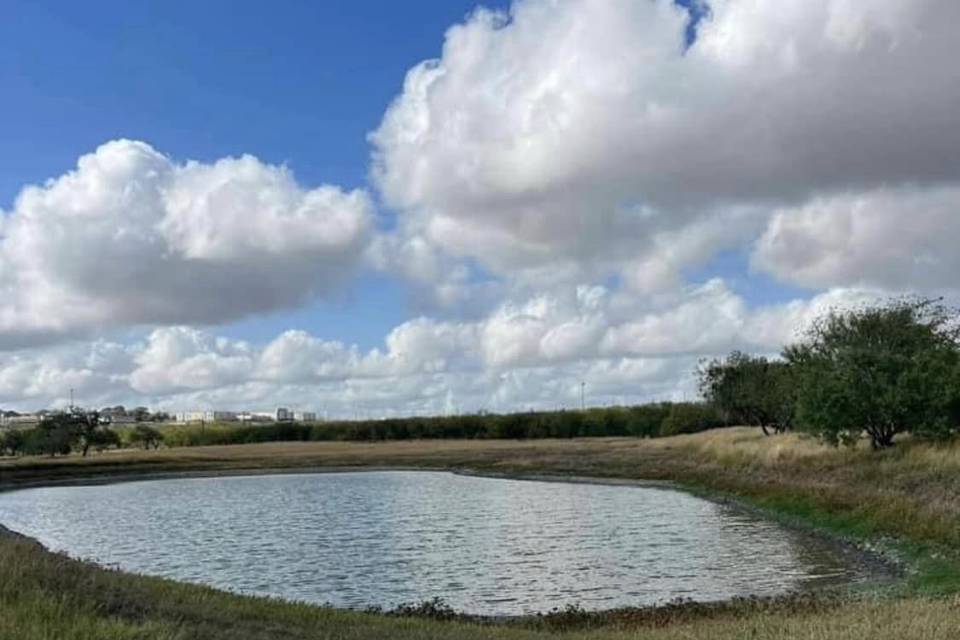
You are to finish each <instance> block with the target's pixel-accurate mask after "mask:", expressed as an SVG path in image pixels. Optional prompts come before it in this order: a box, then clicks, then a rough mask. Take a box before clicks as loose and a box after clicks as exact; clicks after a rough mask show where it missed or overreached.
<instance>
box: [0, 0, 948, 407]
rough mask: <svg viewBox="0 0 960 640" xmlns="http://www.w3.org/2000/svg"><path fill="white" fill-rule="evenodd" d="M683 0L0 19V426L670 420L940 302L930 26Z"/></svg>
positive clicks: (936, 91) (843, 7)
mask: <svg viewBox="0 0 960 640" xmlns="http://www.w3.org/2000/svg"><path fill="white" fill-rule="evenodd" d="M714 5H715V6H713V7H710V6H709V3H708V2H703V1H702V0H682V1H681V0H677V2H675V3H674V2H671V0H649V1H644V2H637V1H634V0H610V2H606V3H582V2H572V1H563V0H517V1H516V2H514V3H512V4H511V2H509V1H508V0H502V1H500V2H486V3H484V6H485V7H486V8H488V9H491V10H499V11H505V12H509V18H508V19H504V18H503V17H501V18H492V17H491V15H492V14H490V13H489V12H487V11H485V10H478V7H477V5H476V4H475V3H473V2H466V1H465V2H459V1H452V0H444V1H442V2H441V1H439V0H427V1H420V2H414V3H383V2H373V1H371V0H352V1H350V2H347V1H339V0H336V1H330V2H323V3H315V2H295V1H284V2H274V3H260V2H226V1H220V0H211V1H209V2H201V3H196V2H183V1H179V0H176V1H169V2H162V3H130V2H114V1H100V2H94V3H61V2H22V1H20V0H7V1H6V2H4V3H3V16H4V17H3V20H0V91H2V97H3V99H2V100H0V209H2V210H3V211H4V214H5V215H4V217H3V220H2V223H3V226H2V227H0V292H3V293H4V295H5V296H6V299H7V300H8V304H7V305H6V307H5V308H4V309H3V310H2V311H0V407H2V406H6V405H9V406H27V407H29V406H33V405H43V404H57V403H58V402H60V401H62V400H63V398H64V394H65V389H68V388H69V387H70V386H75V387H77V388H79V389H81V390H82V391H83V392H84V393H85V394H86V395H87V397H90V398H91V402H95V401H96V402H99V401H103V402H109V401H117V400H122V401H129V402H147V403H152V404H156V405H158V406H160V405H162V406H176V407H181V408H189V407H193V406H195V405H196V406H199V405H204V406H213V405H217V406H221V405H231V406H236V405H239V404H243V403H246V405H252V404H271V403H276V402H290V403H293V402H296V403H298V405H299V406H306V405H308V404H312V405H313V406H315V407H316V406H320V405H323V406H329V407H331V409H330V410H331V411H334V412H335V411H337V410H338V409H336V407H337V406H338V405H337V402H338V398H341V397H350V398H351V400H350V410H351V411H352V410H354V409H355V408H356V407H357V406H358V405H361V406H365V407H366V410H367V411H369V412H371V413H372V414H376V413H378V412H379V413H384V414H385V413H390V412H393V413H403V412H415V411H442V410H445V407H449V406H458V407H473V408H484V407H487V408H488V407H491V406H496V407H501V408H506V407H511V406H522V407H527V406H557V404H558V403H559V404H563V403H564V402H566V401H570V402H574V403H575V401H576V399H577V395H578V391H577V388H578V382H579V380H580V379H581V378H584V377H588V378H589V379H591V380H593V381H594V382H593V385H592V386H593V387H594V395H593V399H594V400H595V401H596V402H599V403H608V402H614V401H617V402H619V401H640V400H643V399H662V398H671V397H687V396H689V395H691V394H692V389H693V386H692V379H691V376H690V371H691V368H692V367H693V366H694V365H695V362H696V360H697V359H698V358H700V357H705V356H712V355H717V354H720V353H724V352H725V351H728V350H730V349H734V348H738V349H749V350H754V351H762V352H765V353H772V352H776V351H777V349H779V347H780V346H781V345H782V343H783V342H784V341H785V340H787V339H789V336H792V335H795V333H796V331H797V330H798V328H802V326H803V323H804V322H808V321H809V320H810V318H812V317H813V316H815V315H816V313H817V312H818V311H822V310H823V309H825V308H828V307H830V306H836V305H839V304H846V303H850V302H857V301H862V300H864V299H872V298H871V297H873V298H875V297H877V296H884V295H889V294H896V293H899V292H904V291H912V292H933V293H937V294H944V295H952V293H953V290H954V288H955V285H954V284H952V282H953V279H954V278H953V274H955V273H956V269H957V268H960V258H958V254H957V252H956V250H955V248H954V246H953V244H952V243H951V242H949V241H948V238H950V237H953V235H955V234H952V233H951V232H950V231H951V229H952V226H951V225H953V224H955V221H956V215H955V213H954V212H955V211H956V210H957V209H956V204H957V198H958V195H957V192H956V191H955V189H956V188H957V187H956V185H955V183H956V182H958V181H960V178H958V176H956V175H955V174H956V171H955V170H954V169H953V168H952V167H955V166H960V161H958V160H960V158H956V155H957V153H958V152H957V149H958V148H960V140H957V139H956V138H957V136H958V135H960V134H957V133H956V132H957V131H960V123H958V122H957V118H958V116H957V114H958V113H960V109H956V108H951V105H952V106H956V104H957V103H958V101H960V97H958V95H957V89H956V87H958V86H960V77H958V76H957V72H955V71H953V70H951V69H950V68H945V66H944V65H942V63H941V61H942V60H944V59H952V58H951V56H953V54H954V53H956V51H955V48H956V38H955V37H954V35H955V34H953V33H952V32H950V30H949V29H948V26H947V25H949V24H950V22H951V20H950V16H952V15H953V13H955V12H957V11H958V9H957V8H956V4H955V3H951V2H949V1H948V0H933V1H932V2H931V1H929V0H927V1H926V2H921V1H920V0H903V1H902V2H898V3H877V4H875V5H874V4H869V5H864V6H860V5H857V6H853V5H850V4H849V3H846V2H843V1H841V0H811V1H810V2H809V3H796V4H795V5H790V6H789V7H787V8H785V9H782V10H778V9H776V7H775V6H774V5H773V4H771V5H770V6H753V5H751V4H748V3H747V2H746V0H726V1H725V2H723V3H714ZM502 15H507V14H502ZM446 34H449V35H446ZM920 36H922V37H920ZM890 43H896V46H892V45H891V44H890ZM430 59H436V60H437V62H435V63H434V64H433V65H428V66H418V65H419V63H421V62H422V61H424V60H430ZM408 73H409V74H410V76H409V77H410V83H409V85H408V86H406V87H405V85H404V78H405V76H407V74H408ZM124 140H125V141H124ZM241 156H250V158H248V159H247V160H238V158H240V157H241ZM78 162H80V165H79V168H78ZM70 172H72V173H70ZM291 175H292V176H293V177H295V182H293V181H292V180H290V176H291ZM47 181H50V182H47ZM28 185H38V186H39V188H38V189H32V190H28V191H23V190H24V188H25V187H27V186H28ZM322 185H328V186H326V187H322ZM21 192H23V193H26V194H27V195H28V197H25V198H23V199H22V200H21V201H17V200H16V198H17V195H18V194H19V193H21ZM905 220H909V224H906V223H905V222H904V221H905ZM286 332H293V333H286ZM37 380H40V381H43V382H35V381H37ZM31 381H34V382H31ZM241 397H242V398H248V399H247V400H244V401H243V402H241V401H240V400H238V399H237V398H241ZM341 408H342V407H341Z"/></svg>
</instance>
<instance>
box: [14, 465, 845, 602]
mask: <svg viewBox="0 0 960 640" xmlns="http://www.w3.org/2000/svg"><path fill="white" fill-rule="evenodd" d="M0 522H2V523H3V524H5V525H7V526H8V527H10V528H11V529H14V530H17V531H20V532H22V533H24V534H27V535H30V536H33V537H35V538H37V539H39V540H40V541H41V542H43V543H44V544H46V545H47V546H48V547H51V548H53V549H56V550H60V551H66V552H68V553H69V554H71V555H73V556H75V557H81V558H86V559H93V560H96V561H98V562H101V563H104V564H109V565H118V566H119V567H121V568H123V569H125V570H128V571H134V572H140V573H146V574H154V575H161V576H168V577H172V578H177V579H180V580H187V581H192V582H199V583H204V584H210V585H214V586H218V587H223V588H227V589H231V590H234V591H241V592H246V593H257V594H269V595H275V596H282V597H284V598H288V599H295V600H306V601H311V602H317V603H326V602H329V603H332V604H336V605H339V606H347V607H365V606H370V605H380V606H387V607H389V606H394V605H397V604H400V603H408V602H417V601H421V600H425V599H428V598H432V597H435V596H437V597H442V598H443V599H444V600H446V601H447V602H448V603H449V604H451V605H452V606H453V607H455V608H456V609H458V610H461V611H467V612H471V613H479V614H492V615H512V614H520V613H529V612H534V611H544V610H548V609H550V608H553V607H562V606H565V605H567V604H573V603H576V604H580V605H582V606H584V607H586V608H593V609H605V608H610V607H615V606H625V605H643V604H654V603H660V602H664V601H667V600H670V599H673V598H677V597H683V598H691V599H696V600H717V599H723V598H729V597H732V596H738V595H768V594H779V593H783V592H785V591H793V590H798V589H806V588H811V587H816V586H821V585H823V584H827V583H836V582H843V581H852V580H858V579H861V578H862V577H863V571H862V569H860V568H858V566H857V565H856V564H855V563H854V561H853V560H851V559H850V558H848V557H845V556H844V555H843V554H842V553H841V552H840V551H838V550H837V549H835V548H834V547H833V546H832V545H825V544H824V543H822V542H819V541H816V540H812V539H810V538H809V537H807V536H804V535H801V534H798V533H796V532H793V531H790V530H787V529H784V528H783V527H781V526H779V525H777V524H775V523H772V522H769V521H766V520H763V519H759V518H757V517H756V516H754V515H752V514H748V513H744V512H742V511H739V510H735V509H732V508H730V507H726V506H722V505H718V504H715V503H712V502H708V501H705V500H702V499H699V498H696V497H694V496H691V495H689V494H685V493H682V492H678V491H672V490H665V489H655V488H641V487H628V486H603V485H589V484H568V483H551V482H532V481H518V480H501V479H488V478H476V477H468V476H460V475H454V474H450V473H433V472H403V471H391V472H371V473H331V474H305V475H269V476H251V477H224V478H192V479H177V480H155V481H147V482H130V483H123V484H114V485H105V486H93V487H57V488H44V489H29V490H24V491H17V492H12V493H6V494H0Z"/></svg>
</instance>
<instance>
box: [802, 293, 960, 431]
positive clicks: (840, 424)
mask: <svg viewBox="0 0 960 640" xmlns="http://www.w3.org/2000/svg"><path fill="white" fill-rule="evenodd" d="M958 338H960V325H958V323H957V318H956V316H955V314H954V313H953V312H951V311H950V310H948V309H946V308H944V307H943V306H942V305H940V304H939V302H938V301H933V300H901V301H894V302H891V303H888V304H886V305H881V306H875V307H868V308H863V309H859V310H854V311H848V312H845V313H836V312H831V313H828V314H827V315H825V316H823V317H821V318H819V319H818V320H817V321H816V322H815V323H814V324H813V326H812V328H811V329H810V330H809V332H808V333H807V335H806V338H805V340H803V341H802V342H801V343H799V344H797V345H794V346H791V347H788V348H787V349H786V350H785V351H784V357H785V358H786V360H787V361H788V362H790V364H791V366H793V367H794V368H795V372H796V378H795V379H796V381H797V419H798V422H799V423H800V425H801V426H802V427H803V428H804V429H806V430H808V431H810V432H812V433H815V434H817V435H818V436H820V437H821V438H822V439H824V440H826V441H827V442H830V443H833V444H840V443H846V444H852V443H854V442H856V441H857V440H858V439H859V437H860V435H861V434H862V433H863V432H864V431H866V433H867V434H868V435H869V437H870V443H871V445H872V446H873V448H874V449H884V448H887V447H890V446H892V445H893V441H894V437H895V436H896V435H897V434H900V433H904V432H912V433H914V434H916V435H918V436H921V437H926V438H944V437H947V436H949V435H951V434H953V433H956V428H957V418H958V417H960V416H958V415H957V414H958V412H957V409H958V408H960V404H958V393H960V386H958V382H960V375H958V372H960V351H958Z"/></svg>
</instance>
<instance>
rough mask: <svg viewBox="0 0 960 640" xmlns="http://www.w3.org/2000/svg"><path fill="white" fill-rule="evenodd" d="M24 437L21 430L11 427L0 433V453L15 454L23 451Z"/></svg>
mask: <svg viewBox="0 0 960 640" xmlns="http://www.w3.org/2000/svg"><path fill="white" fill-rule="evenodd" d="M25 440H26V438H25V437H24V434H23V431H20V430H19V429H11V430H9V431H7V432H4V433H0V454H2V455H10V456H16V455H19V454H20V453H22V452H23V445H24V442H25Z"/></svg>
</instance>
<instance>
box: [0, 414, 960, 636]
mask: <svg viewBox="0 0 960 640" xmlns="http://www.w3.org/2000/svg"><path fill="white" fill-rule="evenodd" d="M334 466H352V467H370V468H372V467H404V468H411V467H413V468H431V469H438V468H440V469H471V470H476V471H481V472H485V473H503V474H509V475H530V474H551V475H565V476H593V477H606V478H614V477H615V478H631V479H653V480H666V481H672V482H677V483H680V484H682V485H684V486H687V487H689V488H691V489H692V490H694V491H697V492H700V493H707V494H709V495H711V496H712V497H734V498H736V499H737V500H738V501H741V502H744V503H746V504H749V505H752V506H754V507H756V508H758V509H762V510H764V511H766V512H767V513H769V514H770V515H771V516H772V517H776V518H779V519H782V520H784V521H787V522H791V523H800V524H803V525H805V526H810V527H815V528H818V529H822V530H825V531H829V532H831V533H832V534H834V535H838V536H842V537H845V538H848V539H851V540H856V541H859V542H861V543H869V544H871V545H876V546H878V547H879V548H881V549H883V550H884V551H885V552H887V553H890V554H893V555H895V556H896V557H898V558H899V559H900V560H902V561H903V562H904V563H905V567H906V569H907V572H906V575H905V576H904V577H903V579H902V580H900V581H898V582H897V583H896V584H895V585H894V587H893V588H892V589H886V590H884V591H874V592H870V593H860V594H856V595H850V596H844V597H840V596H830V597H822V598H800V599H783V600H773V601H769V600H766V601H741V602H731V603H724V604H720V605H686V606H680V607H673V608H671V607H666V608H660V609H656V610H649V609H647V610H632V611H631V610H625V611H616V612H606V613H602V614H583V613H581V612H575V611H574V612H569V613H566V614H563V613H562V614H558V615H555V616H552V617H548V618H540V619H531V620H522V621H516V622H514V623H512V624H510V625H502V624H501V625H489V624H488V625H481V624H476V623H470V622H465V621H452V622H451V621H447V622H438V621H436V620H431V619H423V618H417V617H409V618H397V617H391V616H386V615H372V614H363V613H355V612H348V611H341V610H336V609H330V608H323V607H315V606H307V605H300V604H291V603H283V602H278V601H273V600H267V599H262V598H249V597H241V596H237V595H231V594H227V593H223V592H220V591H216V590H213V589H208V588H204V587H199V586H194V585H185V584H179V583H175V582H170V581H167V580H161V579H156V578H147V577H140V576H132V575H127V574H124V573H121V572H117V571H108V570H104V569H101V568H97V567H93V566H90V565H87V564H84V563H81V562H77V561H73V560H70V559H68V558H66V557H63V556H60V555H57V554H52V553H49V552H47V551H45V550H43V549H42V548H40V547H39V546H38V545H36V544H33V543H31V542H29V541H25V540H22V539H18V538H15V537H10V536H0V638H2V639H6V638H11V639H13V638H16V639H17V640H20V639H33V638H36V639H39V638H44V639H47V638H49V639H51V640H52V639H54V638H56V639H57V640H60V639H61V638H97V639H99V638H144V639H151V640H153V639H164V640H166V639H172V638H176V639H187V638H190V639H193V638H210V639H221V638H223V639H228V638H229V639H230V640H234V639H236V640H249V639H260V638H264V639H265V638H284V639H300V638H304V639H306V638H345V639H349V638H410V639H412V638H416V639H433V638H438V639H439V638H466V639H468V640H469V639H472V638H477V639H480V638H489V639H494V638H496V639H503V640H508V639H512V638H517V639H522V638H523V639H525V638H546V637H555V636H556V635H562V636H563V637H567V638H596V639H597V640H601V639H613V638H617V639H619V638H649V639H651V640H661V639H662V640H673V639H677V640H679V639H680V638H684V639H691V638H710V639H714V638H716V639H721V640H722V639H727V638H729V639H734V638H737V639H739V638H807V639H809V640H826V639H830V638H853V639H859V638H862V639H863V640H868V639H869V640H874V639H880V640H886V639H890V640H893V639H894V638H896V639H900V638H906V639H912V638H917V639H920V638H923V639H924V640H926V639H928V638H956V637H960V598H958V595H957V594H958V593H960V561H958V551H960V498H958V496H960V491H958V490H960V448H958V447H957V446H956V445H953V446H934V445H926V444H921V443H914V442H906V443H904V444H902V445H901V446H900V447H898V448H897V450H895V451H892V452H882V453H879V454H873V453H871V452H868V451H861V450H856V451H847V450H832V449H825V448H823V447H821V446H820V445H818V444H816V443H814V442H811V441H808V440H804V439H801V438H799V437H797V436H794V435H787V436H777V437H774V438H763V437H762V436H760V435H759V434H758V433H756V432H754V431H753V430H746V429H729V430H722V431H717V432H709V433H705V434H697V435H694V436H681V437H676V438H667V439H662V440H648V441H641V440H634V439H625V438H624V439H602V440H600V439H597V440H590V439H584V440H563V441H560V440H552V441H529V442H518V441H442V442H439V441H421V442H408V443H404V442H391V443H383V444H358V443H274V444H262V445H247V446H233V447H205V448H196V449H177V450H160V451H156V452H153V451H151V452H118V453H106V454H103V455H99V456H93V457H91V458H88V459H85V460H84V459H80V458H66V459H52V460H51V459H29V460H28V459H20V460H3V461H0V488H13V487H17V486H27V485H30V484H47V483H55V482H61V481H76V480H78V479H83V480H86V481H90V480H103V479H105V478H108V477H110V478H115V477H134V476H140V477H142V476H143V474H151V473H163V472H185V471H189V470H197V471H201V472H204V473H211V472H223V471H230V470H253V469H267V470H277V469H291V468H292V469H307V468H322V467H334Z"/></svg>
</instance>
